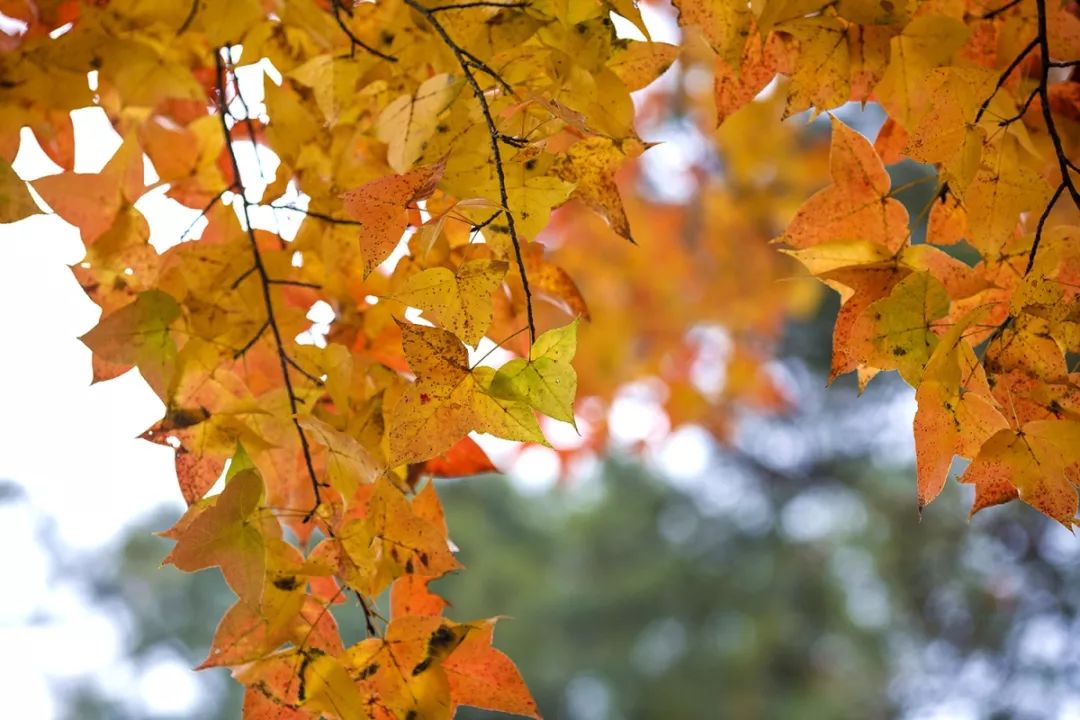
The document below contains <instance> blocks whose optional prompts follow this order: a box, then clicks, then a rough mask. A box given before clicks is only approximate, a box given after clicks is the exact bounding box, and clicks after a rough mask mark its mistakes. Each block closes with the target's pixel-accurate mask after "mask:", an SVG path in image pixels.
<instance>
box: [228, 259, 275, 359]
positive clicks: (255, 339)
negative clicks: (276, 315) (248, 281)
mask: <svg viewBox="0 0 1080 720" xmlns="http://www.w3.org/2000/svg"><path fill="white" fill-rule="evenodd" d="M252 270H254V268H252ZM249 273H250V271H248V272H247V273H244V277H247V275H248V274H249ZM268 327H270V322H269V321H266V322H264V323H263V324H262V325H261V326H259V329H258V330H256V331H255V334H254V335H253V336H252V338H251V339H250V340H248V341H247V342H246V343H244V347H242V348H240V349H239V350H237V351H236V352H234V353H233V360H236V359H238V358H240V357H242V356H243V355H244V353H246V352H247V351H248V350H250V349H251V347H252V346H253V345H254V344H255V343H257V342H259V338H261V337H262V336H263V335H264V334H265V333H266V329H267V328H268Z"/></svg>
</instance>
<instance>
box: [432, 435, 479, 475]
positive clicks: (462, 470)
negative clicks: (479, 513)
mask: <svg viewBox="0 0 1080 720" xmlns="http://www.w3.org/2000/svg"><path fill="white" fill-rule="evenodd" d="M421 467H422V470H421V471H422V472H423V473H424V474H426V475H431V476H432V477H438V478H456V477H467V476H469V475H480V474H481V473H489V472H496V468H495V464H494V463H492V462H491V458H489V457H488V456H487V453H485V452H484V450H483V448H481V447H480V446H479V445H477V444H476V441H475V440H473V439H472V438H471V437H468V436H465V437H463V438H462V439H461V440H459V441H458V442H457V444H455V445H454V446H453V447H451V448H450V449H449V450H447V451H446V452H444V453H443V454H442V455H440V456H438V457H435V458H432V459H431V460H428V461H427V462H426V463H424V464H423V465H422V466H421Z"/></svg>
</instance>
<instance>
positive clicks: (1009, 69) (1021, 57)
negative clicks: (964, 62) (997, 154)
mask: <svg viewBox="0 0 1080 720" xmlns="http://www.w3.org/2000/svg"><path fill="white" fill-rule="evenodd" d="M1038 45H1039V38H1038V37H1035V38H1032V40H1031V42H1029V43H1028V44H1027V45H1025V46H1024V49H1023V50H1021V51H1020V53H1019V54H1018V55H1017V56H1016V57H1015V58H1013V61H1012V62H1011V63H1009V67H1007V68H1005V70H1004V71H1002V73H1001V75H999V76H998V80H997V84H996V85H994V91H993V92H991V93H990V95H989V96H987V98H986V100H984V101H983V104H982V105H980V106H979V112H978V113H976V114H975V124H976V125H978V124H979V120H982V116H983V113H985V112H986V108H988V107H989V106H990V101H991V100H993V99H994V96H995V95H997V93H998V90H1000V89H1001V87H1002V86H1003V85H1004V84H1005V82H1006V81H1007V80H1008V79H1009V76H1010V75H1012V72H1013V70H1015V69H1016V68H1017V67H1018V66H1019V65H1020V63H1022V62H1024V58H1026V57H1027V56H1028V55H1030V54H1031V51H1032V50H1034V49H1035V48H1036V47H1038Z"/></svg>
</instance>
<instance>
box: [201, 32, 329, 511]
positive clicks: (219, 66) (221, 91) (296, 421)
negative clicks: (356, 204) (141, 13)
mask: <svg viewBox="0 0 1080 720" xmlns="http://www.w3.org/2000/svg"><path fill="white" fill-rule="evenodd" d="M227 52H228V48H220V49H219V50H218V51H217V52H215V53H214V64H215V67H216V70H217V93H218V113H217V115H218V119H219V120H220V121H221V131H222V133H223V136H224V138H225V149H226V150H227V151H228V155H229V162H230V164H231V165H232V171H233V177H234V178H235V179H236V187H237V189H238V192H239V194H240V199H241V202H240V211H241V212H242V213H243V216H244V229H245V230H246V231H247V236H248V242H249V244H250V245H251V256H252V261H253V266H254V272H255V273H256V274H257V275H258V278H259V284H260V285H261V286H262V296H263V305H264V306H265V309H266V326H267V327H268V328H269V329H270V333H271V335H272V336H273V338H274V345H275V348H276V350H277V356H278V364H279V365H280V367H281V376H282V379H283V380H284V382H285V391H286V394H287V396H288V399H289V409H290V410H291V411H292V422H293V426H294V427H295V428H296V433H297V435H298V436H299V438H300V448H301V450H302V452H303V455H304V464H305V465H306V466H307V471H308V476H309V477H310V479H311V490H312V492H313V493H314V496H315V497H314V501H315V505H314V507H312V508H311V511H310V512H309V513H308V514H307V516H306V517H305V518H304V522H307V521H309V520H310V519H311V518H312V516H314V514H315V511H316V510H318V509H319V505H321V504H322V496H321V494H320V491H319V488H320V485H321V483H320V482H319V478H318V476H317V475H316V474H315V465H314V463H313V462H312V459H311V448H310V446H309V445H308V439H307V435H305V434H304V428H303V427H302V426H301V425H300V418H299V417H298V415H297V407H298V401H297V397H296V391H295V390H294V389H293V383H292V377H291V375H290V374H289V365H290V363H292V360H291V359H290V358H289V356H288V353H286V351H285V340H284V339H283V338H282V336H281V328H280V327H279V326H278V322H277V318H276V316H275V314H274V302H273V299H272V298H271V294H270V286H271V283H270V276H269V275H268V274H267V271H266V265H265V264H264V263H263V258H262V253H261V252H260V250H259V243H258V240H257V239H256V237H255V228H254V226H253V225H252V224H251V215H250V213H249V212H248V202H247V197H246V195H245V191H244V184H243V180H242V179H241V177H242V176H241V174H240V163H239V162H237V160H236V151H235V150H234V148H233V143H232V135H231V134H230V132H229V123H228V121H227V120H226V117H225V115H226V112H227V109H226V108H227V103H228V99H227V97H226V87H227V81H228V77H227V71H226V69H225V62H224V60H223V59H222V54H223V53H227ZM237 91H239V87H238V88H237ZM262 332H263V331H260V332H259V333H258V335H261V334H262ZM256 339H258V337H256ZM252 342H254V341H252Z"/></svg>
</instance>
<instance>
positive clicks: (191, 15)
mask: <svg viewBox="0 0 1080 720" xmlns="http://www.w3.org/2000/svg"><path fill="white" fill-rule="evenodd" d="M198 13H199V0H191V9H190V10H188V14H187V17H186V18H184V23H183V25H181V26H180V29H179V30H177V31H176V34H177V35H183V34H184V33H186V32H187V31H188V28H190V27H191V23H192V21H194V20H195V16H196V15H197V14H198Z"/></svg>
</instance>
